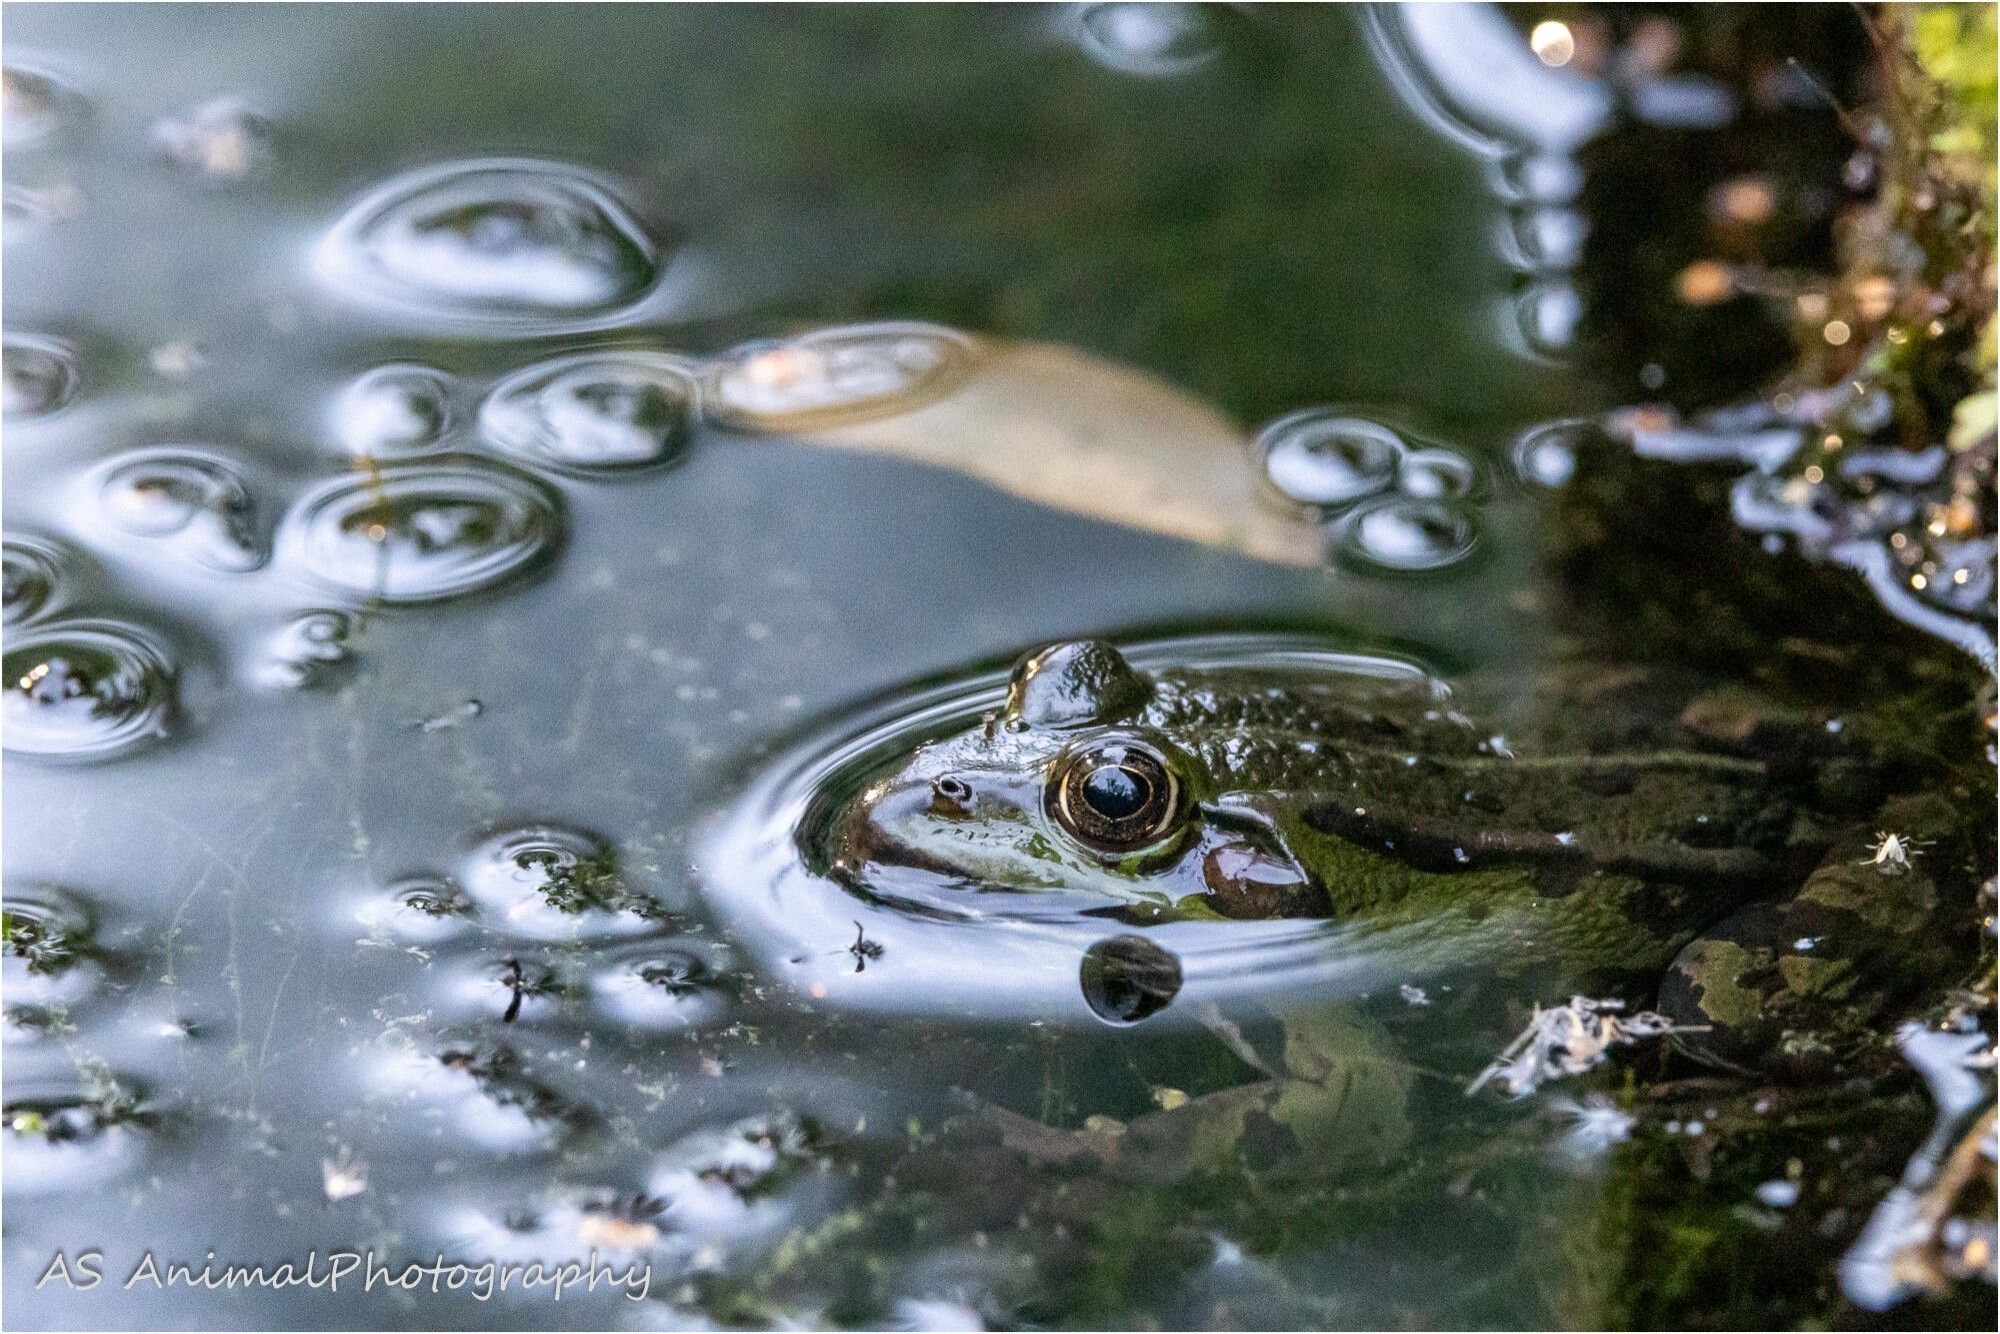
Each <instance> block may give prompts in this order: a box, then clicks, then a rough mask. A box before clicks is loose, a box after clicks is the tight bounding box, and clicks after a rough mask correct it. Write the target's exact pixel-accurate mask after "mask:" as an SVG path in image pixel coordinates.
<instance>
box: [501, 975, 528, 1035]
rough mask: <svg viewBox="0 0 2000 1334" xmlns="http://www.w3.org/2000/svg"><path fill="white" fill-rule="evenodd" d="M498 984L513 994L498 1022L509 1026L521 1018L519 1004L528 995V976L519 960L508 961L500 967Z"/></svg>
mask: <svg viewBox="0 0 2000 1334" xmlns="http://www.w3.org/2000/svg"><path fill="white" fill-rule="evenodd" d="M500 982H501V985H503V986H505V987H506V988H507V990H508V991H510V992H512V993H513V996H512V999H510V1000H509V1001H508V1002H507V1012H506V1013H505V1014H503V1015H501V1016H500V1022H501V1023H503V1024H511V1023H513V1022H514V1021H515V1020H516V1019H519V1018H520V1017H521V1002H522V1001H523V1000H524V999H526V998H527V995H528V975H527V972H526V971H525V970H524V969H523V968H522V967H521V961H520V960H519V959H508V960H507V961H506V962H505V963H504V964H502V965H501V974H500Z"/></svg>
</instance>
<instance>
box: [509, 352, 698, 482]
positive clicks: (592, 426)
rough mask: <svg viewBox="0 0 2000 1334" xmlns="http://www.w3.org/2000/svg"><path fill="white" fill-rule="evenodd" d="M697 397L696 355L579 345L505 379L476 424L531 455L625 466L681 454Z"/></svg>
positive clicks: (531, 458)
mask: <svg viewBox="0 0 2000 1334" xmlns="http://www.w3.org/2000/svg"><path fill="white" fill-rule="evenodd" d="M699 403H700V393H699V388H698V383H697V381H696V378H695V367H694V363H692V362H690V361H688V360H687V359H686V358H684V357H677V356H674V355H672V354H671V353H667V352H650V351H643V350H632V351H603V352H582V353H578V354H576V355H574V356H567V357H558V358H556V359H555V360H553V361H545V362H542V363H540V364H539V365H534V366H530V367H528V368H527V369H525V370H522V371H519V372H517V373H516V374H514V375H511V376H509V377H508V378H507V379H505V380H502V381H501V382H500V383H499V384H498V385H497V386H495V387H494V390H493V392H492V393H491V394H490V395H489V396H488V397H487V399H486V402H485V404H484V405H483V406H482V407H481V408H480V410H479V429H480V432H481V434H483V435H484V436H485V437H486V439H487V440H489V441H490V442H491V443H492V444H494V445H495V446H497V447H498V448H500V449H503V450H506V451H507V452H508V453H510V454H513V455H515V456H517V457H519V458H521V459H523V460H525V461H526V462H529V463H533V464H541V465H544V466H549V467H554V468H558V469H560V470H562V471H565V472H574V473H580V474H584V475H590V474H595V473H613V472H624V471H629V470H632V469H638V468H650V467H657V466H659V465H662V464H668V463H672V462H674V461H676V460H677V459H679V458H680V456H681V454H682V452H683V451H684V450H685V449H686V448H687V443H688V437H689V435H690V433H691V430H692V426H693V421H694V416H695V413H696V410H697V408H698V406H699Z"/></svg>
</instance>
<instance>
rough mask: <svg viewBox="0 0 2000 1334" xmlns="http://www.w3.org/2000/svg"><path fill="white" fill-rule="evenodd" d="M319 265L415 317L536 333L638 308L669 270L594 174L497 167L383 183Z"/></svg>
mask: <svg viewBox="0 0 2000 1334" xmlns="http://www.w3.org/2000/svg"><path fill="white" fill-rule="evenodd" d="M319 263H320V268H321V272H322V274H323V276H325V277H326V278H327V280H328V281H329V282H331V283H332V284H333V285H334V286H336V287H337V288H341V289H344V290H346V291H348V292H350V293H352V294H353V295H355V296H358V297H361V298H364V299H370V300H373V301H376V302H379V303H382V304H384V305H388V306H391V307H395V308H400V309H402V310H405V311H407V312H409V313H411V314H414V315H418V316H426V317H431V318H436V319H446V320H456V321H461V322H466V323H483V324H533V323H537V322H542V321H547V320H551V319H554V320H563V319H575V318H578V317H588V316H595V315H602V314H605V313H607V312H610V311H613V310H616V309H618V308H620V307H624V306H628V305H631V304H632V303H633V302H635V301H637V300H638V299H639V298H640V297H641V296H643V295H644V294H645V293H646V292H647V291H648V290H649V289H650V288H651V287H652V286H653V285H654V283H655V282H656V281H657V280H658V276H659V263H660V261H659V255H658V251H657V247H656V246H655V245H654V243H653V241H652V240H651V239H650V238H648V237H647V235H646V233H645V231H644V230H643V229H642V228H641V227H640V225H639V223H638V222H637V221H636V220H635V219H634V218H633V217H632V215H631V214H630V213H629V212H628V211H627V210H626V208H625V206H624V205H623V204H622V203H620V202H619V201H618V199H617V197H616V196H615V195H613V194H612V192H611V191H610V190H609V189H608V188H607V187H606V186H604V185H603V184H601V183H600V182H598V181H597V180H596V179H595V178H593V177H591V176H590V175H589V174H587V173H585V172H583V171H580V170H578V169H577V168H575V167H571V166H566V165H563V164H561V163H554V162H537V161H530V160H526V159H513V158H491V159H480V160H475V161H468V162H452V163H447V164H445V165H443V166H438V167H429V168H425V169H422V170H419V171H413V172H408V173H405V174H404V175H401V176H397V177H395V178H393V179H392V180H390V181H388V182H386V183H384V184H383V185H381V186H380V187H378V188H377V189H375V190H374V191H372V192H371V193H370V194H369V195H367V196H366V197H365V198H363V199H362V200H361V201H360V202H359V203H357V204H355V205H354V206H353V207H352V208H351V209H349V210H348V212H347V213H346V214H345V215H344V216H343V217H342V218H341V219H340V220H339V221H338V222H337V223H336V224H335V225H334V227H333V229H332V231H331V232H330V233H329V234H328V236H327V239H326V241H325V242H324V243H323V244H322V246H321V248H320V251H319Z"/></svg>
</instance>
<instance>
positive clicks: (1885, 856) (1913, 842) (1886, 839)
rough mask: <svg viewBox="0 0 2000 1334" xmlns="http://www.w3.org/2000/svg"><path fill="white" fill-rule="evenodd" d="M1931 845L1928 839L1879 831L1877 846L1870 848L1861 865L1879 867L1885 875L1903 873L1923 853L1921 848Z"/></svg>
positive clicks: (1876, 840)
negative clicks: (1922, 839) (1921, 839)
mask: <svg viewBox="0 0 2000 1334" xmlns="http://www.w3.org/2000/svg"><path fill="white" fill-rule="evenodd" d="M1929 846H1930V844H1929V843H1928V841H1919V840H1917V839H1914V838H1905V837H1904V836H1903V835H1901V834H1891V833H1888V832H1886V831H1877V832H1876V835H1875V846H1874V847H1872V848H1870V849H1869V851H1868V856H1866V857H1864V858H1863V859H1862V860H1861V861H1860V863H1859V865H1862V866H1873V867H1877V868H1879V869H1880V870H1881V872H1882V874H1883V875H1901V874H1903V873H1904V872H1905V871H1907V870H1909V869H1910V863H1911V861H1913V860H1914V859H1915V858H1917V857H1918V856H1920V855H1921V853H1920V851H1919V850H1920V849H1922V848H1926V847H1929Z"/></svg>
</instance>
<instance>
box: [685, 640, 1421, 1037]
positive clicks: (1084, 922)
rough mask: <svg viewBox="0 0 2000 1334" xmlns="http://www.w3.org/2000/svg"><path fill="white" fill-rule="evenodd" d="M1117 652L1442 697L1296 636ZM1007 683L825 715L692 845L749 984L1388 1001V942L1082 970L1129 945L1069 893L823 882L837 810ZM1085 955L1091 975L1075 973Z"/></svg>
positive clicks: (1098, 1013)
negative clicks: (945, 894) (1375, 994)
mask: <svg viewBox="0 0 2000 1334" xmlns="http://www.w3.org/2000/svg"><path fill="white" fill-rule="evenodd" d="M1121 651H1122V653H1123V654H1124V656H1125V658H1126V660H1127V661H1129V662H1130V663H1131V664H1132V666H1134V667H1135V668H1138V669H1140V670H1154V669H1159V668H1162V667H1167V666H1176V667H1189V668H1203V669H1218V668H1238V667H1240V668H1243V669H1245V670H1250V671H1256V672H1259V673H1279V674H1284V673H1294V672H1296V673H1300V674H1302V675H1304V676H1307V677H1310V678H1311V679H1313V680H1315V681H1317V682H1319V683H1320V684H1322V685H1325V684H1328V683H1342V682H1351V683H1352V685H1353V687H1354V689H1355V690H1356V692H1357V694H1359V695H1362V696H1364V697H1365V696H1367V695H1369V694H1370V692H1372V693H1373V695H1374V696H1375V697H1378V698H1379V696H1380V692H1382V691H1383V690H1385V689H1386V690H1392V691H1396V692H1399V693H1400V692H1402V691H1405V690H1408V691H1414V692H1421V694H1422V696H1423V698H1425V699H1435V700H1442V699H1443V698H1444V695H1445V691H1444V687H1443V686H1442V685H1441V684H1440V683H1438V682H1437V681H1436V680H1435V679H1434V678H1432V677H1430V676H1429V675H1428V674H1427V673H1425V672H1424V671H1423V670H1422V669H1421V668H1419V667H1417V666H1415V665H1414V664H1412V663H1409V662H1406V661H1402V660H1398V659H1393V658H1385V657H1377V656H1372V655H1365V654H1357V653H1346V652H1339V651H1335V650H1333V649H1330V648H1329V647H1328V646H1327V645H1326V643H1325V642H1324V641H1323V640H1318V639H1312V638H1307V637H1300V636H1283V635H1205V636H1194V637H1189V638H1184V639H1168V640H1155V641H1150V642H1146V643H1140V644H1135V645H1124V646H1121ZM1008 675H1009V673H1008V672H1007V671H1006V670H995V671H988V672H982V673H979V674H976V675H972V676H969V677H968V678H966V679H964V680H962V681H958V682H952V683H947V684H944V685H939V686H932V687H929V688H927V689H919V690H915V691H913V692H911V693H908V694H904V695H899V696H892V697H889V698H886V699H883V700H880V701H878V702H876V703H875V704H873V705H872V706H867V707H863V708H859V709H854V710H844V711H842V712H841V713H840V714H838V715H837V719H836V720H835V721H834V722H833V723H832V724H831V725H830V726H829V727H828V728H827V730H825V731H823V732H819V733H816V734H813V735H810V736H807V737H806V738H804V739H803V740H801V741H800V742H799V743H798V744H797V745H796V746H795V748H794V749H792V750H791V751H789V752H788V753H786V754H783V755H781V756H779V757H778V758H777V759H776V760H775V761H774V762H773V764H772V766H771V767H770V768H769V769H767V770H766V771H765V772H764V773H763V774H762V775H761V776H760V777H759V778H757V779H756V780H755V782H754V783H753V784H752V786H751V787H750V788H749V789H748V790H747V791H746V792H745V793H744V794H743V795H742V796H741V797H740V798H739V799H738V801H737V802H736V804H735V805H734V806H733V807H732V808H731V809H730V811H729V812H728V813H726V814H725V815H724V816H723V817H722V818H720V819H719V820H717V821H716V822H714V823H713V824H711V825H710V826H709V827H708V828H707V829H706V830H705V831H704V835H703V838H702V840H701V847H700V850H699V856H698V858H697V864H698V865H699V866H700V867H701V872H702V890H703V892H704V894H705V895H706V897H707V898H708V900H709V902H710V904H711V905H712V906H713V907H714V908H715V910H716V911H717V912H718V913H719V914H720V915H721V916H722V917H723V918H724V919H725V922H726V924H727V926H728V928H729V935H730V939H731V940H732V941H733V942H735V943H737V944H739V945H740V946H741V947H742V948H743V949H744V950H746V951H747V952H748V953H749V954H750V956H751V960H752V963H753V964H754V966H755V967H756V968H757V969H758V970H759V971H761V972H763V973H765V974H766V975H768V976H772V977H775V978H777V979H779V980H781V981H783V982H785V983H787V984H789V985H791V986H793V987H796V988H797V989H798V990H799V991H800V992H802V993H804V994H805V995H807V996H809V997H810V998H812V999H813V1000H814V1001H816V1002H824V1003H828V1004H840V1005H844V1006H852V1007H859V1008H867V1009H891V1010H915V1011H929V1012H944V1013H960V1012H964V1013H977V1014H980V1015H987V1016H997V1015H1005V1014H1039V1015H1060V1016H1066V1017H1069V1018H1072V1019H1075V1020H1080V1021H1084V1022H1098V1021H1100V1020H1101V1019H1103V1018H1108V1019H1110V1020H1111V1021H1112V1022H1133V1021H1135V1020H1136V1019H1137V1018H1142V1017H1144V1016H1145V1014H1147V1013H1151V1012H1152V1009H1157V1008H1158V1007H1159V1005H1160V1004H1163V1003H1164V1002H1163V1001H1161V1000H1160V998H1161V997H1166V998H1167V999H1172V998H1173V996H1175V995H1178V996H1179V997H1181V998H1182V1005H1184V1004H1185V1000H1186V998H1188V997H1194V998H1197V999H1210V998H1216V997H1221V996H1227V995H1231V994H1241V993H1249V992H1263V991H1270V990H1277V989H1282V988H1286V987H1312V988H1315V989H1318V994H1324V995H1333V994H1336V993H1345V994H1354V993H1356V992H1359V991H1363V990H1367V989H1368V988H1369V987H1370V986H1379V985H1385V984H1386V985H1390V986H1391V987H1393V982H1392V981H1388V979H1389V978H1391V977H1400V976H1405V975H1406V974H1401V973H1399V972H1396V971H1394V970H1397V969H1400V968H1403V967H1405V966H1406V964H1403V963H1400V962H1398V961H1397V960H1398V958H1399V957H1400V956H1399V952H1398V949H1397V941H1398V939H1399V938H1398V937H1397V935H1396V929H1394V928H1387V929H1385V928H1379V927H1378V928H1370V927H1360V926H1356V927H1348V926H1343V925H1342V924H1340V923H1336V922H1320V921H1302V920H1271V921H1259V920H1239V921H1227V922H1221V921H1200V920H1185V919H1184V920H1175V921H1167V922H1163V923H1160V924H1157V925H1151V926H1147V927H1145V928H1143V931H1142V933H1141V934H1140V935H1139V936H1138V938H1139V939H1142V940H1144V941H1146V942H1149V943H1150V944H1151V945H1152V946H1156V947H1157V948H1158V950H1159V955H1157V956H1156V955H1154V954H1153V953H1152V952H1151V951H1150V950H1148V951H1145V952H1144V954H1143V956H1142V955H1141V954H1140V952H1138V951H1137V950H1136V949H1135V947H1132V946H1130V945H1129V944H1116V945H1110V946H1105V947H1104V948H1101V949H1099V950H1098V951H1097V953H1096V954H1095V955H1094V956H1091V951H1092V949H1093V947H1094V946H1099V945H1100V944H1101V943H1102V942H1106V941H1107V940H1116V939H1118V938H1120V937H1126V938H1127V939H1129V938H1131V934H1132V933H1131V928H1130V927H1129V926H1121V923H1120V922H1119V921H1118V920H1117V919H1115V918H1113V917H1108V916H1105V915H1102V914H1103V910H1104V907H1106V906H1111V905H1109V904H1108V903H1106V904H1104V905H1103V906H1100V907H1099V908H1097V909H1092V908H1091V907H1089V906H1088V901H1089V896H1088V895H1085V894H1083V893H1081V892H1078V893H1060V894H1050V895H1046V896H1038V895H1007V894H1000V895H981V894H976V893H972V894H965V895H962V896H959V897H958V898H957V899H956V901H955V902H949V903H948V902H944V901H942V900H940V899H938V898H925V899H921V900H918V899H913V898H906V897H901V896H898V895H893V894H891V895H870V894H867V893H865V892H862V891H860V890H857V889H854V888H850V887H849V886H848V885H846V884H844V883H843V882H842V881H840V880H838V879H836V878H835V876H834V874H833V873H832V868H831V867H830V866H829V864H828V859H827V855H826V850H827V845H828V841H829V840H830V839H831V838H832V837H833V834H834V831H835V828H836V826H837V824H838V820H839V817H840V815H841V814H842V813H843V811H844V810H845V808H846V805H847V803H848V802H849V801H850V800H851V799H852V798H853V797H854V796H855V795H856V794H858V793H860V792H861V791H862V790H863V789H864V788H866V787H868V786H869V785H870V784H871V783H873V782H875V781H876V780H877V779H879V778H880V777H881V776H883V775H884V774H885V773H886V772H893V770H894V768H895V767H896V766H899V765H900V764H901V763H902V762H903V761H904V760H906V759H907V757H908V756H909V755H910V754H911V752H912V751H914V750H915V749H916V748H917V747H918V746H920V745H923V744H924V743H926V742H928V741H932V740H935V739H937V738H940V737H944V736H949V735H952V734H955V733H958V732H962V731H964V730H966V729H968V728H970V727H973V726H976V725H977V723H978V721H979V719H980V718H981V717H982V716H984V715H988V714H990V713H992V712H993V711H995V710H996V709H998V708H999V707H1000V706H1001V705H1002V704H1003V703H1004V701H1005V699H1006V695H1007V682H1008ZM1043 904H1046V905H1050V906H1041V905H1043ZM1086 956H1091V957H1094V958H1095V959H1096V960H1097V961H1098V966H1095V967H1093V969H1092V970H1090V971H1089V972H1086V971H1085V967H1084V965H1085V961H1086ZM1162 959H1166V960H1172V961H1174V962H1175V963H1176V964H1177V966H1178V983H1177V985H1169V984H1167V983H1166V982H1165V981H1164V979H1167V978H1168V977H1169V976H1170V975H1172V974H1173V973H1174V971H1175V970H1174V968H1173V967H1170V966H1168V965H1167V964H1166V963H1163V962H1162ZM1107 962H1108V963H1109V964H1110V965H1111V966H1110V967H1109V968H1106V967H1103V966H1102V965H1104V964H1105V963H1107ZM1091 978H1095V982H1091V981H1090V980H1089V979H1091ZM1086 986H1089V987H1091V988H1093V990H1092V991H1091V992H1090V993H1088V994H1087V993H1086ZM1149 1007H1150V1008H1149ZM1176 1008H1180V1007H1176ZM1154 1022H1159V1020H1157V1019H1156V1020H1155V1021H1154Z"/></svg>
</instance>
